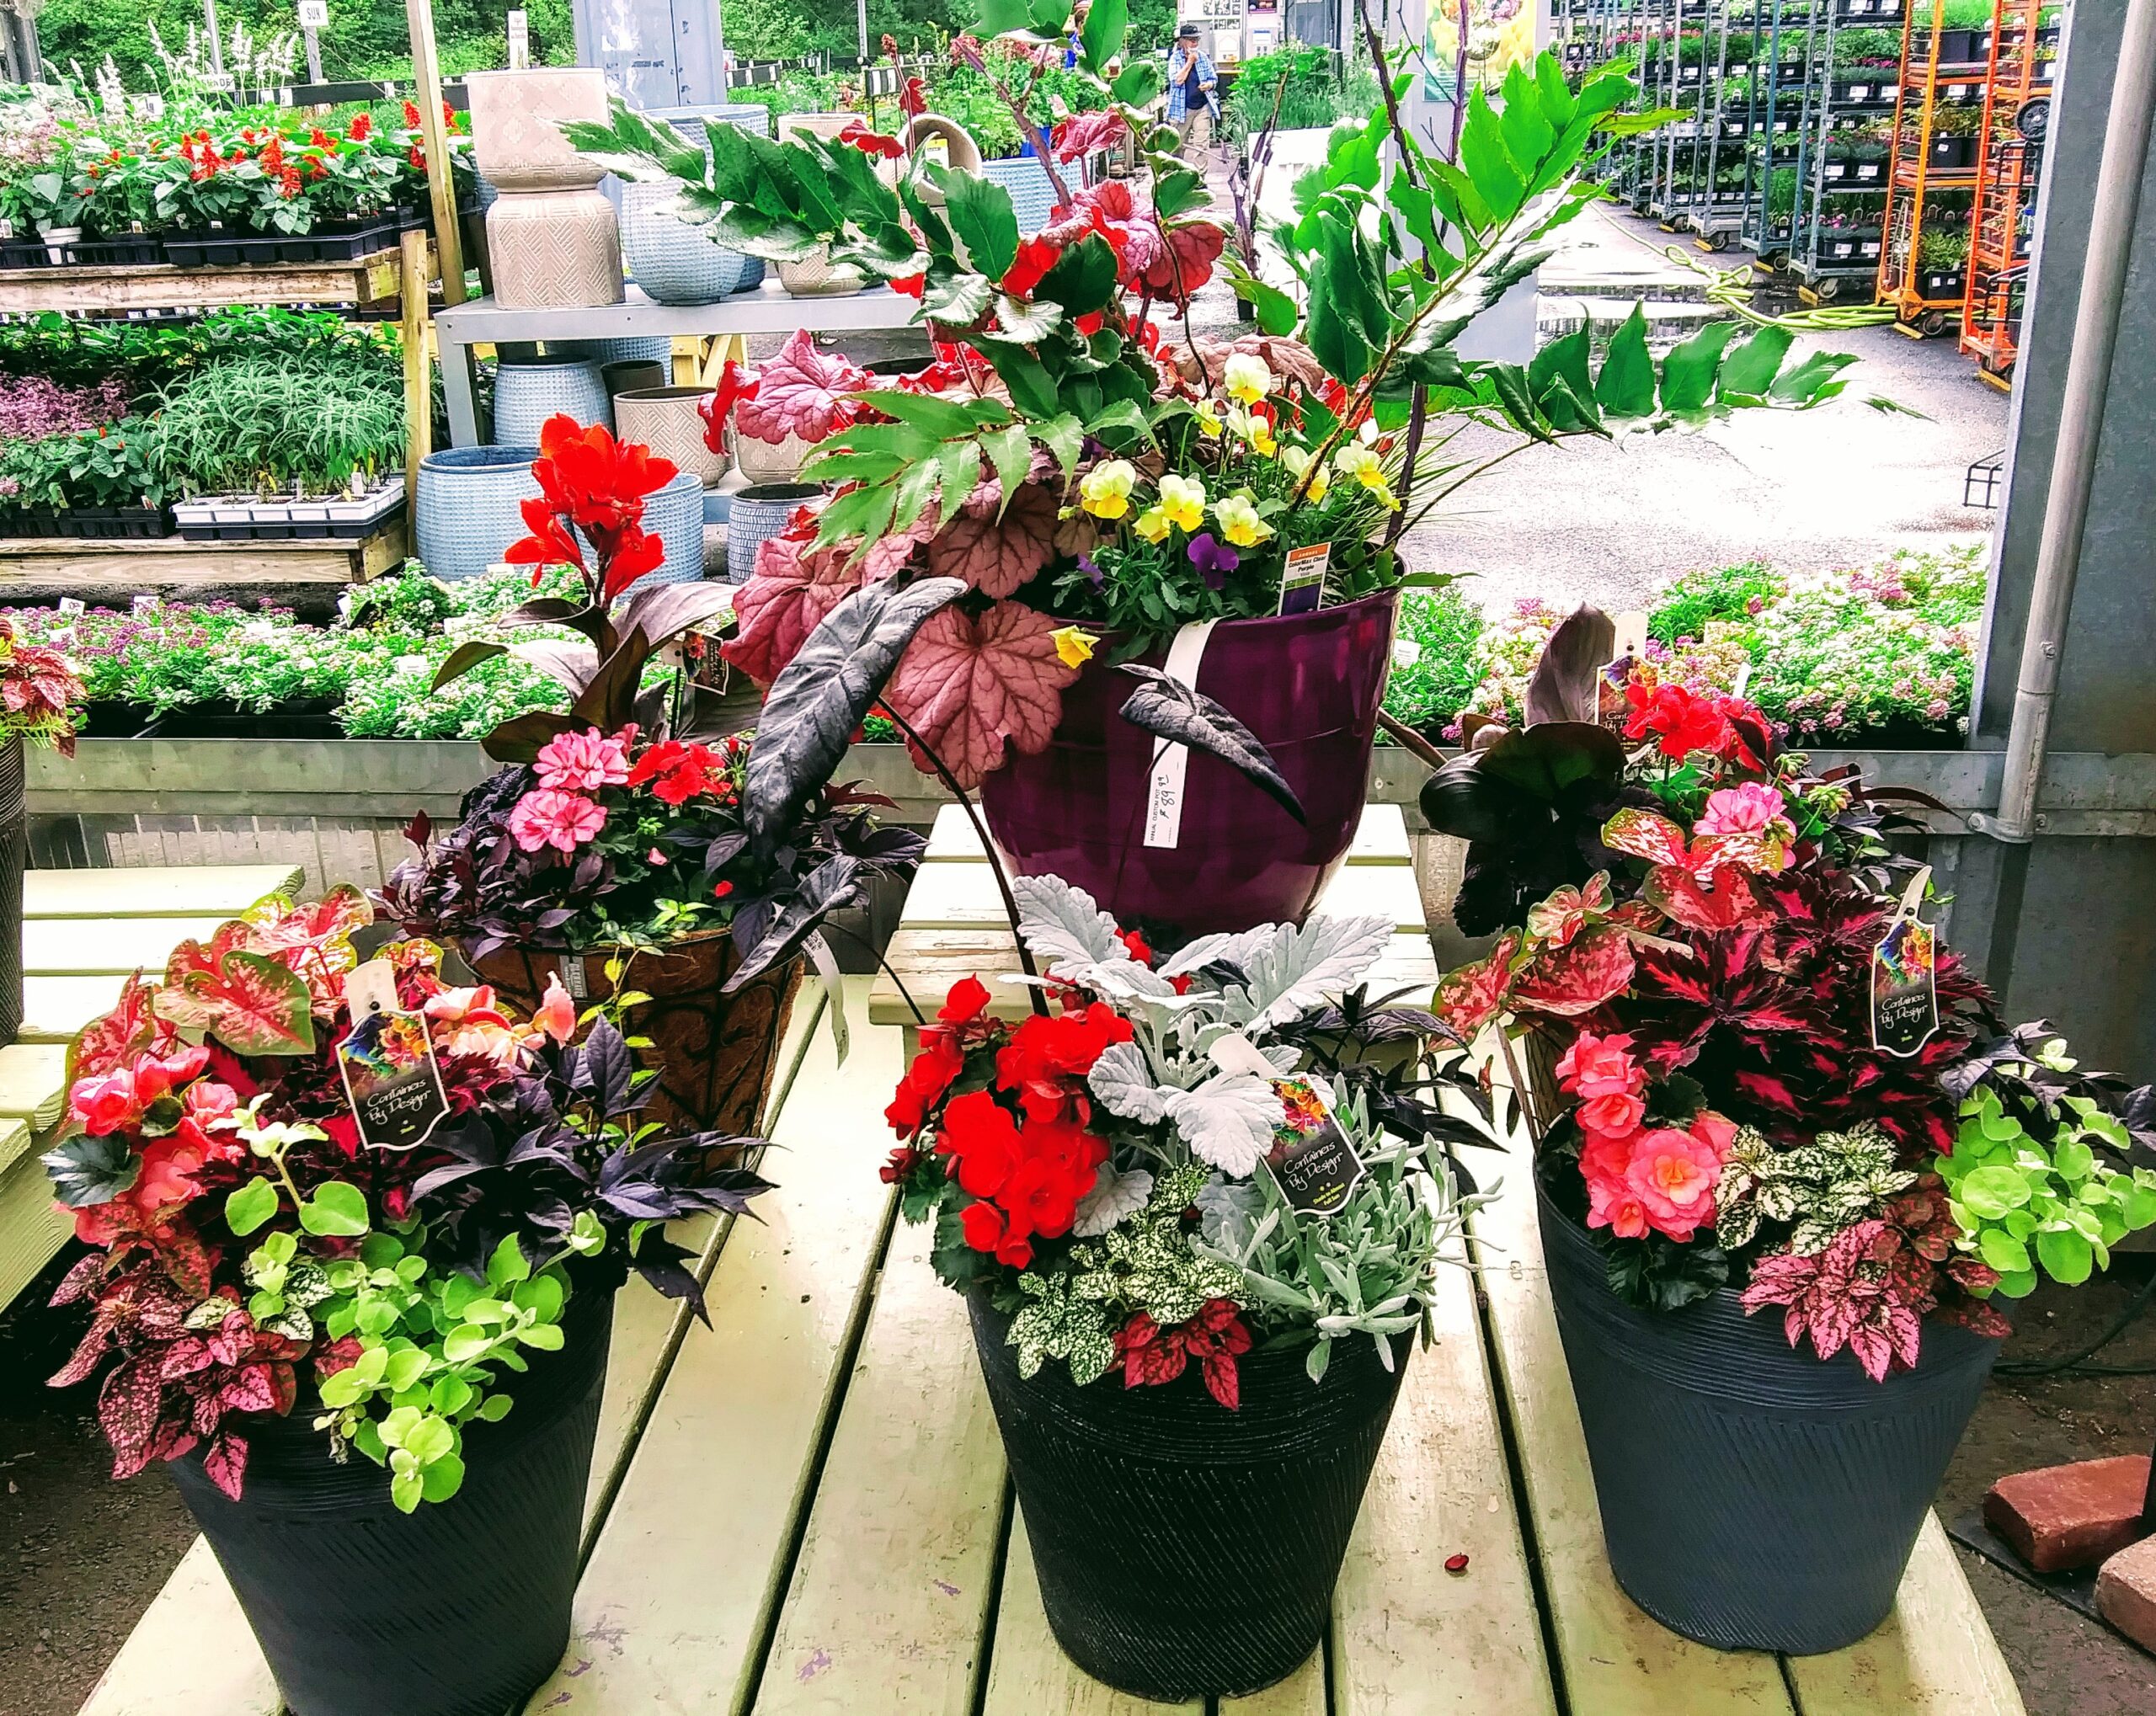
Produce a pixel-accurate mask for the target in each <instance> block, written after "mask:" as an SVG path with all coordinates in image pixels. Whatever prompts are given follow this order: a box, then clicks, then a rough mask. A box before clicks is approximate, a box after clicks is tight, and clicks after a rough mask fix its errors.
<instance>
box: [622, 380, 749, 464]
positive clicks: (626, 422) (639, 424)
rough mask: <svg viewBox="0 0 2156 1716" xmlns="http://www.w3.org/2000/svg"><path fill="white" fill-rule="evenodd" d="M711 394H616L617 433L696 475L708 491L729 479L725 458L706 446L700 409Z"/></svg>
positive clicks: (671, 390)
mask: <svg viewBox="0 0 2156 1716" xmlns="http://www.w3.org/2000/svg"><path fill="white" fill-rule="evenodd" d="M710 397H712V389H711V388H709V387H638V388H636V389H633V390H632V391H631V392H627V393H617V394H616V395H615V396H614V433H615V434H616V437H618V438H619V439H620V440H624V441H639V442H642V443H643V445H645V446H647V447H649V448H650V449H651V450H652V451H653V452H654V453H656V454H658V455H659V456H660V457H661V458H664V459H670V460H672V461H674V463H675V465H676V466H680V469H682V470H684V471H688V472H694V473H695V475H696V480H697V481H698V482H702V484H703V486H704V487H705V488H710V487H711V486H712V484H713V483H714V482H718V479H719V478H720V477H723V476H725V475H726V457H725V456H724V455H723V454H721V453H714V452H712V450H711V449H710V448H709V447H707V446H706V445H704V420H703V416H702V413H701V412H700V411H699V410H698V409H697V408H698V407H699V406H700V405H702V403H703V402H704V401H705V400H707V399H708V398H710Z"/></svg>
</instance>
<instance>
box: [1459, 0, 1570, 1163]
mask: <svg viewBox="0 0 2156 1716" xmlns="http://www.w3.org/2000/svg"><path fill="white" fill-rule="evenodd" d="M1463 3H1464V0H1463ZM1494 1028H1495V1029H1496V1031H1497V1045H1498V1047H1500V1048H1502V1050H1503V1051H1504V1054H1505V1076H1506V1078H1507V1079H1509V1080H1511V1082H1512V1087H1513V1101H1514V1102H1516V1103H1518V1105H1519V1111H1520V1114H1521V1116H1522V1117H1523V1118H1524V1119H1525V1120H1526V1122H1527V1135H1528V1137H1529V1138H1532V1139H1534V1142H1535V1143H1536V1144H1537V1145H1538V1146H1539V1145H1540V1143H1542V1140H1543V1138H1544V1137H1545V1135H1546V1134H1547V1132H1548V1130H1549V1128H1548V1127H1545V1126H1544V1125H1543V1124H1542V1116H1540V1114H1538V1113H1536V1112H1535V1109H1534V1092H1533V1091H1532V1090H1529V1089H1528V1084H1527V1079H1526V1077H1525V1075H1524V1074H1522V1073H1521V1071H1520V1068H1519V1060H1518V1057H1517V1056H1515V1055H1514V1054H1513V1038H1512V1033H1511V1032H1510V1031H1507V1030H1506V1029H1505V1027H1504V1026H1503V1024H1502V1022H1501V1023H1499V1024H1498V1025H1497V1026H1495V1027H1494Z"/></svg>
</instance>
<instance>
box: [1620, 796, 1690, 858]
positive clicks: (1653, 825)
mask: <svg viewBox="0 0 2156 1716" xmlns="http://www.w3.org/2000/svg"><path fill="white" fill-rule="evenodd" d="M1602 844H1603V845H1605V846H1608V847H1609V848H1610V849H1611V850H1613V851H1618V852H1623V853H1625V854H1627V855H1630V856H1631V857H1634V858H1644V859H1646V861H1647V862H1648V863H1650V864H1656V865H1669V866H1675V867H1676V868H1678V869H1680V870H1682V869H1685V868H1688V867H1689V854H1688V853H1687V851H1686V850H1685V846H1684V829H1680V828H1678V826H1677V824H1676V823H1673V822H1672V821H1670V819H1669V818H1668V817H1666V816H1662V815H1659V814H1658V813H1656V812H1654V811H1651V810H1620V811H1619V812H1618V813H1617V814H1616V815H1614V816H1613V817H1612V818H1609V821H1608V822H1606V823H1604V824H1603V825H1602Z"/></svg>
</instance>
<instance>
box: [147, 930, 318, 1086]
mask: <svg viewBox="0 0 2156 1716" xmlns="http://www.w3.org/2000/svg"><path fill="white" fill-rule="evenodd" d="M232 927H233V926H232V925H226V929H227V930H229V929H231V928H232ZM240 927H242V928H245V927H246V926H244V925H243V926H240ZM224 933H225V932H224V930H220V931H219V932H218V934H217V935H216V938H213V939H212V941H211V945H210V946H209V947H208V948H207V949H205V948H204V947H203V946H202V944H201V943H200V942H199V941H183V942H181V943H180V944H179V946H177V947H175V948H174V949H173V953H172V962H171V964H170V965H169V967H168V968H167V970H166V973H165V986H164V988H163V989H160V990H159V991H158V992H157V1001H156V1006H157V1014H158V1016H159V1017H160V1018H163V1019H167V1020H169V1021H171V1022H172V1023H173V1024H174V1025H178V1026H182V1027H184V1028H191V1029H195V1030H200V1031H206V1032H208V1033H209V1034H210V1035H211V1036H212V1037H216V1039H217V1041H218V1042H221V1043H222V1044H224V1045H225V1047H227V1048H229V1049H231V1050H232V1052H233V1053H235V1054H243V1055H293V1054H306V1053H309V1052H311V1051H312V1049H313V1047H314V1015H313V1009H312V998H311V997H310V995H309V994H308V992H307V982H306V980H305V979H304V978H302V977H301V976H300V975H299V974H298V973H296V972H294V971H291V970H290V969H288V968H287V967H285V966H283V965H280V964H279V963H278V962H277V961H275V959H272V958H270V957H268V956H267V955H265V954H260V953H250V952H245V951H241V950H239V949H237V948H233V947H231V946H225V947H222V948H220V946H219V945H218V944H219V942H220V941H222V940H223V938H224Z"/></svg>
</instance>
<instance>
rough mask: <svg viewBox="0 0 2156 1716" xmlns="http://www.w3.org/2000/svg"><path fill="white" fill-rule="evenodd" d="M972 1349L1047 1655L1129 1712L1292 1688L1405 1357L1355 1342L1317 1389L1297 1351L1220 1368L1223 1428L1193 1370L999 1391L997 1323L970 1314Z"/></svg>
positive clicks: (1013, 1371) (993, 1314)
mask: <svg viewBox="0 0 2156 1716" xmlns="http://www.w3.org/2000/svg"><path fill="white" fill-rule="evenodd" d="M968 1303H969V1309H970V1310H971V1313H972V1317H973V1330H974V1348H975V1350H976V1351H978V1352H979V1355H980V1366H981V1372H982V1374H983V1375H984V1376H985V1378H986V1379H987V1383H988V1395H989V1399H990V1402H991V1404H993V1405H994V1406H995V1420H996V1423H997V1425H998V1426H1000V1427H1001V1430H1002V1432H1003V1450H1004V1453H1005V1455H1006V1458H1008V1460H1009V1461H1010V1465H1011V1481H1012V1483H1013V1484H1015V1485H1016V1486H1017V1493H1018V1505H1019V1507H1020V1508H1021V1510H1022V1511H1023V1513H1024V1516H1025V1521H1026V1536H1027V1540H1028V1542H1029V1543H1031V1544H1032V1547H1033V1566H1034V1569H1035V1571H1036V1573H1037V1574H1038V1577H1039V1580H1040V1591H1041V1601H1042V1603H1043V1606H1044V1607H1046V1609H1047V1611H1048V1623H1049V1628H1050V1629H1051V1630H1052V1631H1053V1632H1054V1634H1055V1638H1056V1642H1057V1643H1058V1644H1060V1645H1061V1646H1062V1647H1063V1649H1064V1651H1065V1654H1066V1655H1068V1656H1069V1657H1070V1660H1072V1661H1073V1662H1075V1663H1076V1664H1077V1665H1078V1666H1079V1667H1080V1668H1081V1669H1083V1670H1085V1671H1086V1673H1087V1674H1089V1675H1091V1676H1093V1677H1094V1679H1096V1680H1098V1681H1106V1682H1107V1684H1108V1685H1109V1686H1112V1687H1117V1688H1118V1689H1120V1690H1122V1691H1123V1692H1132V1693H1134V1694H1136V1695H1137V1696H1138V1697H1142V1698H1155V1699H1160V1700H1161V1701H1164V1702H1169V1703H1179V1702H1181V1701H1182V1700H1184V1699H1187V1698H1193V1697H1231V1696H1240V1695H1241V1694H1244V1693H1247V1692H1256V1691H1257V1690H1258V1689H1259V1688H1261V1687H1268V1686H1271V1685H1272V1684H1273V1682H1274V1681H1279V1680H1282V1679H1284V1678H1285V1677H1286V1676H1289V1675H1290V1674H1292V1673H1294V1671H1295V1670H1296V1668H1297V1667H1299V1665H1301V1664H1302V1663H1303V1662H1304V1661H1305V1660H1306V1659H1307V1658H1308V1657H1309V1655H1310V1653H1311V1652H1312V1651H1313V1650H1315V1649H1316V1648H1317V1646H1318V1643H1319V1640H1320V1639H1321V1638H1322V1637H1323V1635H1324V1633H1325V1623H1326V1614H1327V1613H1328V1612H1330V1610H1331V1604H1332V1588H1333V1585H1334V1584H1335V1583H1336V1582H1337V1580H1338V1579H1339V1577H1340V1564H1341V1560H1342V1557H1343V1556H1345V1555H1346V1553H1347V1552H1348V1535H1349V1533H1350V1532H1353V1529H1354V1526H1355V1515H1356V1513H1357V1511H1358V1509H1359V1508H1360V1507H1361V1505H1362V1501H1363V1491H1364V1488H1365V1486H1367V1485H1368V1484H1369V1479H1370V1468H1371V1467H1372V1466H1373V1465H1374V1463H1376V1460H1377V1453H1378V1446H1379V1444H1380V1442H1383V1441H1384V1440H1385V1425H1386V1423H1387V1422H1388V1421H1389V1420H1390V1418H1391V1416H1392V1407H1393V1402H1394V1400H1395V1399H1397V1398H1398V1395H1399V1392H1400V1379H1401V1371H1402V1368H1403V1367H1405V1366H1406V1362H1407V1356H1408V1354H1409V1351H1411V1349H1412V1340H1410V1339H1408V1338H1407V1337H1405V1336H1402V1337H1400V1338H1398V1339H1396V1340H1395V1341H1394V1343H1393V1352H1394V1365H1393V1368H1392V1369H1390V1371H1388V1370H1387V1369H1386V1368H1385V1366H1384V1365H1383V1364H1381V1363H1380V1362H1379V1359H1378V1355H1377V1350H1376V1348H1375V1347H1374V1346H1373V1345H1372V1344H1371V1343H1370V1342H1369V1340H1367V1339H1364V1338H1363V1337H1361V1336H1356V1337H1353V1338H1351V1339H1349V1340H1342V1341H1340V1342H1338V1343H1337V1344H1336V1345H1335V1346H1334V1348H1333V1354H1332V1363H1331V1368H1330V1369H1329V1370H1328V1371H1327V1372H1326V1378H1325V1380H1324V1382H1322V1383H1317V1384H1313V1383H1311V1382H1310V1378H1309V1376H1308V1375H1307V1374H1306V1373H1305V1371H1304V1368H1303V1362H1304V1359H1305V1356H1306V1351H1307V1350H1306V1349H1305V1348H1302V1347H1296V1348H1293V1349H1290V1350H1287V1351H1274V1352H1269V1353H1267V1352H1249V1353H1246V1354H1244V1355H1243V1356H1242V1357H1241V1360H1239V1361H1238V1364H1239V1367H1240V1373H1241V1399H1242V1404H1241V1410H1237V1411H1234V1412H1230V1411H1229V1410H1227V1409H1226V1408H1225V1407H1224V1406H1222V1405H1221V1404H1219V1402H1218V1401H1216V1400H1214V1399H1213V1397H1212V1396H1211V1395H1210V1394H1207V1393H1206V1391H1205V1388H1204V1384H1203V1382H1202V1381H1201V1379H1200V1378H1199V1376H1198V1370H1197V1367H1195V1366H1193V1367H1191V1368H1190V1369H1189V1370H1187V1371H1186V1372H1184V1373H1183V1374H1182V1376H1181V1377H1178V1378H1176V1380H1175V1381H1173V1382H1171V1383H1162V1384H1161V1385H1159V1386H1156V1387H1144V1388H1129V1389H1126V1388H1124V1387H1123V1379H1122V1377H1121V1375H1120V1374H1119V1373H1118V1372H1110V1373H1109V1374H1108V1375H1107V1376H1106V1377H1103V1378H1101V1379H1100V1380H1098V1381H1097V1382H1094V1383H1089V1384H1087V1385H1086V1387H1084V1388H1080V1387H1078V1386H1077V1385H1076V1384H1075V1383H1073V1382H1072V1381H1071V1380H1070V1372H1069V1371H1068V1370H1067V1369H1065V1368H1064V1367H1061V1366H1060V1365H1059V1364H1057V1363H1055V1362H1050V1363H1049V1364H1048V1365H1046V1366H1043V1367H1042V1369H1041V1370H1040V1371H1039V1372H1038V1373H1037V1374H1036V1375H1034V1376H1033V1377H1031V1378H1022V1377H1021V1376H1020V1375H1019V1374H1018V1354H1017V1348H1015V1347H1013V1346H1009V1345H1007V1344H1006V1341H1005V1338H1004V1337H1005V1335H1006V1334H1007V1333H1008V1331H1009V1329H1010V1319H1009V1318H1008V1317H1006V1316H1005V1315H1003V1314H1001V1313H1000V1312H998V1311H996V1310H995V1308H993V1307H992V1306H990V1304H989V1303H988V1301H987V1299H986V1298H985V1296H984V1295H981V1294H979V1293H976V1294H974V1295H972V1296H970V1297H969V1302H968Z"/></svg>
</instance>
